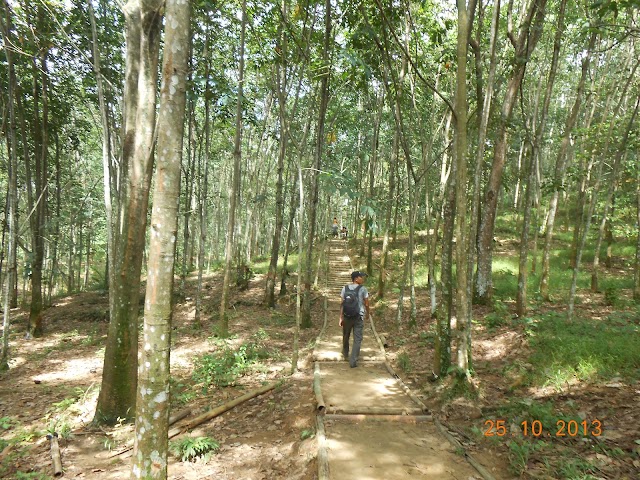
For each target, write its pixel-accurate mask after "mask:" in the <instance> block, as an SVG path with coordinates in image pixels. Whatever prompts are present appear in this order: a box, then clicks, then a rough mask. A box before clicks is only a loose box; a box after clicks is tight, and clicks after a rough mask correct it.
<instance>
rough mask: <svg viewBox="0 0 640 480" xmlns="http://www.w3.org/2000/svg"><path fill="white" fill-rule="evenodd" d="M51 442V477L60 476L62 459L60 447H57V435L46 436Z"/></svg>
mask: <svg viewBox="0 0 640 480" xmlns="http://www.w3.org/2000/svg"><path fill="white" fill-rule="evenodd" d="M47 438H48V439H49V441H50V442H51V463H52V465H53V476H54V477H61V476H62V458H61V457H60V446H59V445H58V434H57V433H55V432H54V433H53V435H47Z"/></svg>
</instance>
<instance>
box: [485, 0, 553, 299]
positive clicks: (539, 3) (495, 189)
mask: <svg viewBox="0 0 640 480" xmlns="http://www.w3.org/2000/svg"><path fill="white" fill-rule="evenodd" d="M546 4H547V0H536V1H532V2H531V3H530V6H529V10H528V11H527V14H526V18H525V20H524V23H523V25H522V29H521V31H520V35H519V37H518V39H517V42H514V47H515V58H516V59H517V61H516V63H515V66H514V68H513V74H512V76H511V78H510V79H509V81H508V83H507V87H506V92H505V98H504V101H503V103H502V109H501V115H500V124H499V126H498V132H497V135H496V144H495V148H494V152H493V163H492V165H491V173H490V175H489V180H488V182H487V188H486V191H485V195H484V210H483V212H482V219H481V221H480V226H479V236H478V270H477V273H476V284H475V285H476V287H475V294H476V300H477V301H478V302H479V303H488V302H489V301H490V299H491V295H492V283H491V263H492V257H493V232H494V228H495V219H496V213H497V209H498V198H499V193H500V187H501V185H502V174H503V172H504V166H505V162H506V157H507V147H508V142H507V136H508V126H509V123H510V120H511V114H512V113H513V107H514V105H515V102H516V99H517V97H518V91H519V90H520V85H521V84H522V80H523V78H524V73H525V68H526V66H527V63H528V61H529V58H530V56H531V53H532V52H533V50H534V49H535V47H536V45H537V43H538V40H539V39H540V36H541V35H542V24H543V22H544V17H545V7H546Z"/></svg>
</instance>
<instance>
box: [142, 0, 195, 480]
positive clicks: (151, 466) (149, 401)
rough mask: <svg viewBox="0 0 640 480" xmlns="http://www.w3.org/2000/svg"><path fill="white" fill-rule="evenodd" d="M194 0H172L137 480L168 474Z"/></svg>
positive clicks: (168, 10) (147, 297)
mask: <svg viewBox="0 0 640 480" xmlns="http://www.w3.org/2000/svg"><path fill="white" fill-rule="evenodd" d="M190 12H191V4H190V2H188V1H186V2H185V1H183V0H167V2H166V15H167V20H168V21H167V22H166V27H165V32H166V34H165V41H164V45H165V48H164V55H163V57H164V58H163V64H164V65H163V68H162V88H161V92H160V111H159V114H158V116H159V119H158V168H157V178H156V182H155V191H154V195H153V212H152V214H151V235H150V236H151V238H150V245H149V264H148V268H147V271H148V275H147V292H146V295H145V309H144V311H145V313H144V327H143V346H144V347H143V349H142V352H141V354H140V358H139V359H138V379H139V388H138V396H137V400H136V429H135V437H134V438H135V443H134V450H133V468H132V473H131V478H132V479H140V478H142V479H156V478H158V479H166V478H167V449H168V448H167V447H168V436H167V432H168V431H169V403H170V402H169V379H170V363H169V356H170V352H171V303H172V302H171V298H172V294H173V272H174V264H175V250H176V241H175V239H176V237H177V235H178V204H179V201H180V164H181V159H182V142H183V133H184V120H185V118H184V111H185V103H186V83H187V75H188V68H187V67H188V55H189V43H190V41H191V36H190V31H189V27H190V24H189V16H190Z"/></svg>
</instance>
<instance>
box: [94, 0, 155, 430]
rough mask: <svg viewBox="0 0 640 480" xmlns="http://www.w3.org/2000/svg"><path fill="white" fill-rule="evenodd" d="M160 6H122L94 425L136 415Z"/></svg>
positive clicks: (128, 4)
mask: <svg viewBox="0 0 640 480" xmlns="http://www.w3.org/2000/svg"><path fill="white" fill-rule="evenodd" d="M162 5H163V3H162V2H160V1H158V0H155V1H153V2H144V3H138V2H137V1H136V0H130V1H129V2H128V3H127V4H126V5H125V6H124V13H125V22H126V23H125V25H126V32H125V37H126V42H127V59H126V62H127V65H126V75H125V96H124V107H123V117H124V118H123V132H124V142H123V151H122V161H121V166H122V170H121V172H122V175H121V177H124V178H122V182H123V183H122V185H123V186H124V187H125V188H124V190H123V191H120V198H121V202H122V203H121V204H120V205H119V207H120V211H117V212H116V211H112V215H115V218H113V217H112V219H111V221H112V222H114V225H116V227H115V229H114V243H113V251H112V252H110V259H111V260H112V262H113V267H114V268H113V269H111V268H110V269H109V313H110V323H109V333H108V336H107V343H106V350H105V356H104V368H103V374H102V389H101V390H100V395H99V397H98V404H97V406H96V414H95V417H94V422H96V423H105V424H114V423H116V422H117V421H118V420H119V419H126V420H131V419H133V416H134V414H135V404H136V385H137V382H138V375H137V369H136V362H135V360H134V359H136V358H138V309H139V297H140V274H141V270H142V260H143V255H144V250H145V231H146V226H147V208H148V204H149V188H150V185H151V173H152V169H153V160H154V156H153V144H154V126H155V118H156V90H157V78H158V54H159V48H160V32H161V25H162V14H161V11H162ZM106 170H107V171H106V172H105V173H114V172H113V171H110V170H109V169H106ZM110 181H111V182H113V184H116V185H117V184H118V183H117V182H116V181H114V180H112V179H110ZM106 182H107V180H106V179H105V183H106ZM111 194H113V195H115V194H116V192H113V191H112V192H111ZM105 196H106V193H105ZM112 198H113V197H112ZM117 222H121V223H120V224H118V223H117ZM116 232H118V233H116ZM115 235H117V237H115Z"/></svg>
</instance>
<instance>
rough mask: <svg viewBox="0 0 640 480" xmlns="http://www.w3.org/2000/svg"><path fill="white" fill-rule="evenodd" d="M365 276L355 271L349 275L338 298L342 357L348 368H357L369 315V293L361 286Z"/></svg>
mask: <svg viewBox="0 0 640 480" xmlns="http://www.w3.org/2000/svg"><path fill="white" fill-rule="evenodd" d="M366 276H367V274H366V273H364V272H359V271H357V270H356V271H355V272H352V273H351V282H352V283H350V284H348V285H345V286H344V287H342V291H341V292H340V297H341V298H342V302H341V303H340V322H339V323H338V324H339V325H340V326H341V327H342V357H343V358H344V359H345V360H349V366H350V367H351V368H355V367H357V366H358V364H357V362H358V356H359V355H360V345H361V344H362V331H363V330H364V318H365V313H366V315H367V317H369V316H370V315H371V312H370V310H369V292H368V291H367V288H366V287H365V286H363V285H362V284H363V283H364V281H365V277H366ZM352 330H353V348H352V349H351V356H349V337H350V336H351V331H352Z"/></svg>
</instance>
